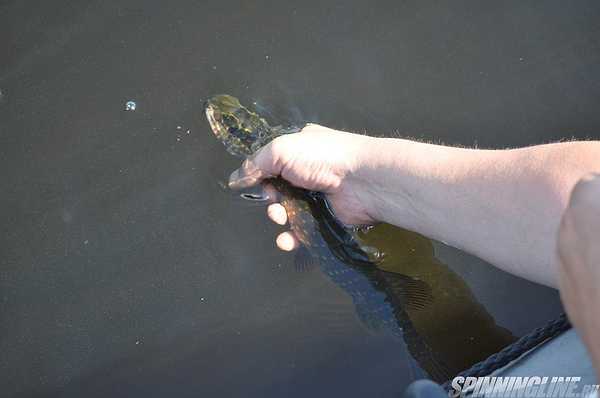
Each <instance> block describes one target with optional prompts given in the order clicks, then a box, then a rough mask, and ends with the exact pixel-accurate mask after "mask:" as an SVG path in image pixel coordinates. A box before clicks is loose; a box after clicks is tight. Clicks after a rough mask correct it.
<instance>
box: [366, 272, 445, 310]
mask: <svg viewBox="0 0 600 398" xmlns="http://www.w3.org/2000/svg"><path fill="white" fill-rule="evenodd" d="M378 274H379V277H378V279H380V282H381V283H383V285H384V289H385V290H386V291H388V293H389V294H388V297H390V298H391V299H392V300H398V301H399V302H398V303H397V304H399V305H400V306H402V307H403V308H405V309H407V310H409V311H411V310H413V311H414V310H416V311H421V310H423V309H425V308H427V307H428V306H429V305H431V304H432V303H433V294H432V291H431V286H429V285H428V284H427V283H426V282H424V281H422V280H420V279H416V278H412V277H410V276H407V275H401V274H396V273H391V272H386V271H381V270H380V271H379V273H378Z"/></svg>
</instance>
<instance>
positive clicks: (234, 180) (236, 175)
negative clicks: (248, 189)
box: [229, 169, 240, 188]
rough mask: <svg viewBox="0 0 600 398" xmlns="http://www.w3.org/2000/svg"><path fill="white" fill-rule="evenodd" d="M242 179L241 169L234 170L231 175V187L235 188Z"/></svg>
mask: <svg viewBox="0 0 600 398" xmlns="http://www.w3.org/2000/svg"><path fill="white" fill-rule="evenodd" d="M239 181H240V169H237V170H234V171H233V173H231V175H230V176H229V187H230V188H235V186H236V185H238V184H239Z"/></svg>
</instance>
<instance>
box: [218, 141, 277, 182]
mask: <svg viewBox="0 0 600 398" xmlns="http://www.w3.org/2000/svg"><path fill="white" fill-rule="evenodd" d="M285 138H286V137H285V136H282V137H277V138H275V139H274V140H273V141H271V142H269V143H268V144H267V145H265V146H264V147H263V148H262V149H260V150H259V151H258V152H257V153H255V154H254V155H252V156H250V157H249V158H248V159H246V160H245V161H244V162H243V163H242V167H240V168H239V169H237V170H236V171H234V172H233V173H231V176H230V177H229V187H230V188H234V189H238V188H245V187H249V186H252V185H255V184H258V183H259V182H260V181H262V180H264V179H265V178H269V177H274V176H278V175H279V174H280V173H281V169H282V167H283V166H282V165H283V162H282V161H281V159H282V158H283V157H284V155H285V152H286V150H287V149H286V147H287V146H288V145H287V144H286V143H287V142H288V141H287V140H285Z"/></svg>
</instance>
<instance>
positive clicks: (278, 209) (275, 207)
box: [267, 203, 287, 225]
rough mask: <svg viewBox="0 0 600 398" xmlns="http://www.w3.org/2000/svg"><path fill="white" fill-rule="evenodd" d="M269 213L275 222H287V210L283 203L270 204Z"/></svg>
mask: <svg viewBox="0 0 600 398" xmlns="http://www.w3.org/2000/svg"><path fill="white" fill-rule="evenodd" d="M267 215H268V216H269V218H270V219H271V220H272V221H273V222H275V223H277V224H279V225H285V223H286V222H287V212H286V211H285V208H284V207H283V206H282V205H281V203H273V204H270V205H269V207H267Z"/></svg>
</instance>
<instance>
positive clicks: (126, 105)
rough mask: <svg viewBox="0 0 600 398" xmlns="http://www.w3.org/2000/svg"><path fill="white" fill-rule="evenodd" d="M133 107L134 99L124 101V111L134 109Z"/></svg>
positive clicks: (134, 105)
mask: <svg viewBox="0 0 600 398" xmlns="http://www.w3.org/2000/svg"><path fill="white" fill-rule="evenodd" d="M135 108H137V104H136V103H135V102H134V101H127V102H126V103H125V110H126V111H135Z"/></svg>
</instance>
